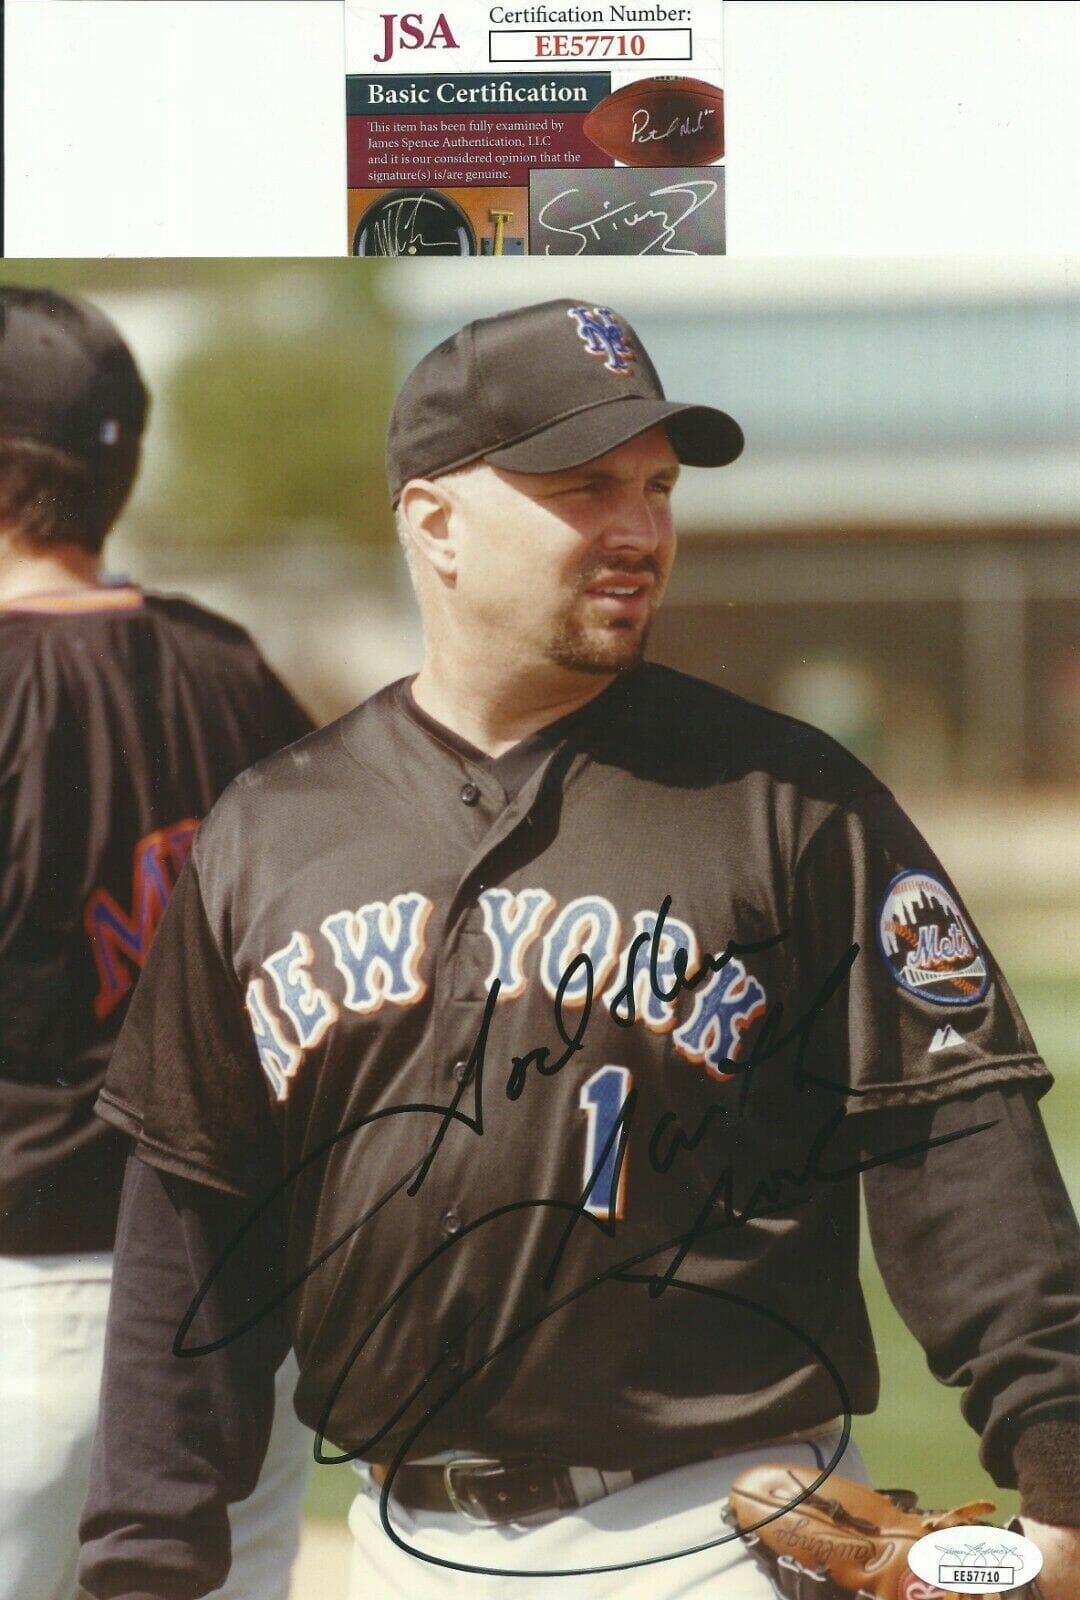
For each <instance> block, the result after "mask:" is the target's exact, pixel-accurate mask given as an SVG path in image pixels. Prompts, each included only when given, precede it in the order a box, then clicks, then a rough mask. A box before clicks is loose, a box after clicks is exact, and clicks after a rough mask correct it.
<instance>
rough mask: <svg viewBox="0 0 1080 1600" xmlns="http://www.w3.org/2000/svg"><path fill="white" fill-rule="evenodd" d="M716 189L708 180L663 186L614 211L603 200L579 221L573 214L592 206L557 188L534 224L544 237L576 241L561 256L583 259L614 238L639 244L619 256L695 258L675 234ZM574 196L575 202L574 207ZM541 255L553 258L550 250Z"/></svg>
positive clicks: (578, 193) (571, 191) (574, 191)
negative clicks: (545, 235) (560, 235)
mask: <svg viewBox="0 0 1080 1600" xmlns="http://www.w3.org/2000/svg"><path fill="white" fill-rule="evenodd" d="M718 188H719V185H718V184H717V183H715V182H714V181H713V180H712V179H711V178H697V179H692V180H689V181H688V182H686V183H668V184H664V185H663V186H662V187H660V188H658V189H650V191H649V193H648V194H647V195H645V196H643V197H642V198H641V199H635V200H628V201H627V202H626V204H625V205H621V206H613V205H612V204H611V202H610V201H609V200H605V201H604V204H603V206H602V207H601V209H600V211H598V212H597V213H596V214H595V215H590V216H584V217H583V216H577V215H575V213H576V212H577V211H578V210H585V209H588V211H590V212H591V211H592V210H593V206H594V205H595V202H594V201H589V202H588V204H587V206H586V204H585V202H584V200H583V198H582V194H581V190H580V189H561V190H560V191H559V193H558V194H556V195H552V197H551V199H550V200H548V201H547V202H546V203H545V204H544V205H542V206H541V207H540V210H539V212H538V214H537V218H536V220H537V223H538V225H539V227H541V228H543V229H545V230H546V231H547V232H548V233H558V234H562V235H563V236H565V237H569V238H572V239H576V240H577V241H578V248H577V249H576V250H571V251H567V252H565V253H566V254H569V255H575V256H583V255H587V254H588V253H589V251H590V248H596V249H598V248H599V247H600V246H602V245H605V244H606V245H608V246H610V245H611V242H612V239H613V238H615V239H617V240H618V241H619V243H620V244H621V245H623V246H625V245H626V244H628V243H629V244H633V245H634V246H638V245H640V248H634V249H630V250H622V251H620V252H619V253H622V254H627V255H638V256H647V255H665V256H696V255H697V254H698V252H697V251H696V250H692V249H690V248H689V247H688V246H680V245H679V244H677V243H676V240H677V239H678V234H679V229H680V228H681V227H682V225H683V223H685V222H686V221H687V220H688V219H689V218H690V217H692V216H693V215H694V213H695V212H696V211H700V210H701V208H702V206H705V205H708V203H709V201H710V200H711V199H712V197H713V195H714V194H715V193H716V191H717V189H718ZM574 196H577V197H578V203H577V205H575V203H574V199H573V197H574ZM560 202H561V204H560ZM556 208H558V209H556ZM558 253H559V254H563V253H564V252H563V251H559V252H558ZM544 254H545V255H551V254H552V250H551V246H550V245H548V246H547V247H546V248H545V250H544Z"/></svg>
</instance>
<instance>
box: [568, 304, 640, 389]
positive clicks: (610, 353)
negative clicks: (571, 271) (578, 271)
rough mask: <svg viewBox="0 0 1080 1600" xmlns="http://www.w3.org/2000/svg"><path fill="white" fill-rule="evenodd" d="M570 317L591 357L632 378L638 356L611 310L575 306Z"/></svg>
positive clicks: (623, 375) (599, 307)
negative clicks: (575, 323)
mask: <svg viewBox="0 0 1080 1600" xmlns="http://www.w3.org/2000/svg"><path fill="white" fill-rule="evenodd" d="M567 316H569V317H573V318H574V319H575V321H576V322H577V332H578V338H579V339H581V340H583V341H584V344H585V348H586V350H587V351H588V352H589V354H590V355H591V356H602V357H603V358H604V366H605V367H606V368H607V370H608V371H609V372H617V373H618V374H619V375H620V377H623V378H628V377H630V376H631V374H632V373H633V370H634V362H635V360H636V359H637V352H636V351H635V349H634V347H633V345H632V344H631V343H630V341H629V340H628V339H627V337H626V334H625V333H624V332H623V329H622V326H621V324H620V323H619V322H618V321H617V320H616V318H615V313H614V311H612V310H611V308H610V307H609V306H593V307H592V308H591V309H590V308H589V307H588V306H572V307H571V309H570V310H569V311H568V312H567Z"/></svg>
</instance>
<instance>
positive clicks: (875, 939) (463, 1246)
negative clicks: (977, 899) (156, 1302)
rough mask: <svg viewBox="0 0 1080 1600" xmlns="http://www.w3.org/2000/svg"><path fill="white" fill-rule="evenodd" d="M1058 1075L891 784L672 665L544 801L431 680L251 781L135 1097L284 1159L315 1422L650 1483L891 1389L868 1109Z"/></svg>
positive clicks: (187, 1132) (1036, 1083)
mask: <svg viewBox="0 0 1080 1600" xmlns="http://www.w3.org/2000/svg"><path fill="white" fill-rule="evenodd" d="M1048 1082H1049V1074H1048V1073H1047V1071H1046V1068H1045V1067H1044V1065H1043V1064H1042V1062H1041V1060H1040V1058H1039V1057H1038V1055H1037V1053H1036V1051H1035V1048H1034V1045H1033V1043H1032V1041H1031V1039H1030V1037H1029V1035H1028V1032H1027V1029H1026V1027H1025V1025H1024V1022H1023V1019H1022V1018H1021V1016H1020V1015H1019V1012H1018V1010H1017V1008H1016V1005H1015V1002H1014V1000H1013V998H1012V996H1011V994H1010V992H1009V990H1008V988H1007V986H1006V985H1005V983H1004V981H1003V979H1002V978H1001V976H1000V974H999V973H998V971H997V970H996V968H995V966H994V963H993V960H992V958H991V956H990V954H989V952H988V951H987V950H986V948H985V944H984V943H983V941H982V940H981V938H980V936H979V933H978V930H977V929H976V927H975V926H974V924H973V922H972V920H971V918H970V916H969V915H968V913H967V911H966V909H965V908H964V906H963V905H962V903H961V901H960V898H959V896H958V894H957V891H956V890H955V888H954V887H953V885H952V884H951V883H950V881H949V879H948V878H947V876H946V875H945V873H944V872H943V869H942V867H941V866H940V864H939V863H938V862H937V861H936V859H935V858H934V856H933V854H932V853H931V851H930V850H929V848H928V846H927V845H926V843H925V842H924V841H923V840H922V839H921V837H920V836H919V834H918V833H917V831H916V830H915V829H914V827H913V826H912V824H911V823H910V821H909V820H908V819H907V818H906V817H905V816H904V814H903V813H902V811H901V810H900V809H899V807H898V806H897V804H896V802H895V801H894V800H893V799H892V797H891V796H890V795H889V793H888V792H887V791H886V790H885V789H883V788H882V787H881V785H880V784H878V783H877V781H876V780H875V779H874V778H873V777H872V776H871V775H870V774H869V773H868V772H867V771H866V770H865V769H864V768H863V767H861V766H860V765H859V763H857V762H856V761H855V760H854V759H853V758H852V757H850V756H849V755H847V754H846V753H845V752H844V751H842V750H841V749H840V748H839V747H838V746H837V745H835V744H834V743H833V742H832V741H830V740H829V739H828V738H826V737H825V736H824V735H823V734H820V733H818V732H816V731H815V730H813V729H810V728H808V727H806V726H805V725H803V724H800V723H796V722H793V721H791V720H789V719H787V718H783V717H780V716H777V715H774V714H772V713H769V712H767V711H765V710H763V709H761V708H759V707H755V706H752V705H749V704H747V703H746V702H744V701H741V700H738V699H737V698H735V697H733V696H731V695H729V694H727V693H725V692H724V691H722V690H719V689H716V688H713V687H711V686H709V685H706V684H703V683H701V682H698V681H696V680H693V679H690V678H687V677H685V676H682V675H680V674H677V673H674V672H671V671H668V670H666V669H663V668H659V667H653V666H646V667H640V668H637V669H635V670H634V671H633V672H631V673H629V674H627V675H626V676H625V677H624V678H622V679H620V680H619V681H617V682H616V683H615V684H614V685H613V686H612V687H611V688H610V689H608V690H607V691H605V692H604V693H603V694H602V695H600V696H599V697H598V698H597V699H596V700H595V701H594V702H593V703H592V705H591V706H590V707H589V708H588V710H587V713H586V714H584V715H582V716H579V717H577V718H574V719H571V721H570V722H569V723H568V724H567V725H566V726H565V727H563V728H562V729H561V730H560V733H559V736H558V737H556V738H554V739H552V740H551V741H550V747H549V748H547V749H546V750H545V751H544V753H543V755H542V758H541V759H540V761H539V762H538V764H537V765H536V767H535V770H534V771H533V772H532V773H531V774H530V775H529V776H528V777H527V778H526V779H525V781H524V782H523V783H521V785H520V787H517V786H516V785H511V786H510V789H509V790H508V789H507V788H504V787H503V786H502V784H501V783H500V782H499V778H498V764H497V763H489V762H484V761H482V760H479V759H471V758H470V755H469V753H468V752H467V751H465V750H463V749H462V748H460V747H459V746H456V745H455V744H453V743H451V742H449V741H447V740H445V739H440V738H439V737H438V736H437V735H436V734H435V733H434V732H433V731H432V729H431V728H430V727H425V726H424V725H423V723H422V721H421V720H420V719H418V718H417V717H416V716H415V715H413V714H411V713H410V710H409V705H408V692H407V689H405V688H403V686H401V685H397V686H394V687H392V688H391V689H389V690H386V691H383V692H382V693H380V694H379V695H376V696H375V697H374V698H373V699H372V700H370V701H368V702H367V703H366V704H364V705H363V706H361V707H359V708H358V709H357V710H356V711H355V712H353V713H351V714H350V715H349V716H347V717H345V718H344V719H342V721H340V722H339V723H337V724H335V725H333V726H332V727H331V728H329V729H326V730H323V731H322V732H321V733H318V734H315V735H312V736H311V737H310V738H308V739H305V740H303V741H301V742H300V743H299V744H298V745H296V746H294V747H293V748H292V749H291V750H289V751H286V752H283V753H282V754H280V755H278V756H275V757H273V758H271V759H270V760H269V761H267V762H264V763H262V764H260V766H258V767H257V768H255V769H254V770H253V771H250V772H248V773H246V774H245V775H244V776H243V777H242V778H240V779H239V780H238V781H237V782H236V783H235V784H233V785H232V786H231V788H230V789H229V791H228V792H227V794H226V795H225V796H224V798H223V799H222V801H221V802H220V803H219V805H218V806H217V807H216V808H215V810H214V813H213V815H212V816H211V817H210V819H209V820H208V821H207V823H206V824H205V825H204V827H203V829H202V830H200V833H199V836H198V838H197V840H196V843H195V847H194V851H193V855H192V859H191V860H190V862H189V863H188V865H187V867H186V868H185V870H184V873H183V875H182V878H181V881H180V883H179V885H178V887H177V891H176V893H175V895H174V896H173V900H172V902H171V904H170V906H169V909H168V911H167V913H166V916H165V918H164V921H163V924H162V928H161V931H160V934H159V937H158V939H157V941H156V944H155V947H154V950H153V952H152V955H151V958H150V961H149V963H148V966H147V971H146V974H145V976H144V979H143V981H142V983H141V984H140V987H139V990H138V993H137V995H136V997H135V1001H134V1004H133V1005H132V1008H131V1011H130V1014H129V1018H128V1022H127V1026H126V1028H125V1030H124V1034H123V1037H122V1039H121V1041H120V1043H119V1046H118V1048H117V1051H116V1053H115V1056H114V1059H113V1063H112V1066H111V1068H110V1072H109V1075H108V1078H107V1081H106V1086H105V1089H104V1091H103V1094H102V1097H101V1101H100V1102H99V1108H100V1110H101V1113H102V1115H103V1116H105V1117H106V1118H108V1119H109V1120H110V1121H111V1122H113V1123H114V1124H116V1125H117V1126H118V1127H120V1128H122V1129H124V1130H126V1131H127V1132H129V1133H131V1134H132V1135H133V1136H134V1137H135V1138H136V1139H137V1141H138V1151H139V1153H140V1155H142V1156H143V1158H144V1159H145V1160H147V1161H148V1162H150V1163H152V1164H154V1165H157V1166H159V1167H160V1168H162V1169H164V1170H166V1171H168V1172H172V1173H175V1174H178V1175H180V1176H181V1177H186V1178H189V1179H195V1180H196V1181H198V1182H199V1183H202V1184H207V1185H211V1186H214V1187H217V1188H219V1189H221V1190H223V1191H225V1192H227V1193H230V1194H233V1195H239V1196H243V1197H246V1198H247V1199H248V1200H250V1201H252V1202H256V1201H258V1200H259V1198H260V1197H261V1196H263V1195H265V1194H268V1193H269V1192H270V1191H271V1190H272V1188H273V1186H274V1184H275V1183H276V1182H277V1181H278V1180H279V1179H280V1178H281V1176H282V1174H284V1176H285V1179H286V1183H287V1188H286V1194H287V1200H288V1210H289V1219H288V1241H289V1242H288V1250H287V1255H288V1269H287V1270H288V1276H289V1278H290V1280H291V1282H292V1286H293V1287H292V1294H291V1296H290V1311H291V1326H292V1334H293V1341H294V1345H295V1348H296V1351H297V1354H298V1357H299V1359H300V1364H301V1381H300V1386H299V1389H298V1392H297V1409H298V1411H299V1413H300V1415H301V1417H302V1418H303V1420H304V1421H305V1422H307V1423H308V1424H309V1425H311V1426H313V1427H322V1428H323V1430H324V1431H325V1433H326V1434H327V1435H328V1436H329V1438H330V1439H332V1440H334V1441H335V1442H337V1443H339V1444H341V1445H343V1446H345V1447H346V1448H347V1449H349V1450H352V1451H355V1452H357V1453H359V1454H362V1455H364V1456H367V1457H371V1458H375V1459H383V1460H387V1459H390V1458H392V1456H393V1455H394V1453H395V1451H396V1450H397V1449H399V1448H400V1449H404V1450H407V1451H408V1453H409V1454H411V1455H424V1454H427V1453H430V1452H432V1451H435V1450H439V1449H444V1448H456V1449H461V1448H467V1449H472V1450H475V1451H477V1452H478V1453H481V1454H490V1455H493V1456H499V1457H510V1456H515V1455H524V1456H529V1457H531V1456H535V1455H545V1456H549V1457H553V1458H554V1459H557V1460H561V1461H573V1462H581V1463H590V1464H593V1465H596V1466H600V1467H611V1468H618V1467H625V1466H634V1467H642V1466H644V1465H646V1464H650V1463H656V1462H662V1461H671V1460H676V1459H690V1458H692V1457H693V1456H694V1455H695V1453H697V1454H700V1455H707V1454H709V1453H710V1451H714V1450H717V1449H722V1448H734V1447H737V1446H739V1445H740V1444H743V1443H747V1442H753V1441H757V1440H760V1439H761V1438H763V1437H766V1436H773V1435H777V1434H781V1433H786V1432H788V1431H790V1430H794V1429H798V1428H803V1427H808V1426H812V1425H815V1424H819V1423H821V1422H823V1421H825V1420H826V1419H828V1418H831V1417H833V1416H835V1415H837V1414H838V1413H840V1412H842V1411H844V1410H845V1409H847V1408H848V1407H850V1408H851V1409H853V1410H867V1409H870V1408H872V1406H873V1404H874V1400H875V1394H876V1371H875V1364H874V1357H873V1350H872V1342H871V1339H870V1335H869V1330H868V1327H867V1322H866V1314H865V1309H864V1305H863V1300H862V1297H861V1292H860V1289H859V1285H858V1275H857V1254H858V1184H857V1178H856V1174H855V1171H854V1169H853V1168H850V1169H849V1168H848V1167H846V1166H845V1162H846V1156H845V1145H846V1143H847V1141H846V1137H845V1136H846V1132H847V1127H848V1125H849V1124H852V1123H853V1122H855V1121H856V1120H857V1119H860V1118H862V1117H864V1116H865V1115H866V1113H867V1112H882V1111H887V1110H888V1109H889V1108H893V1109H895V1110H896V1111H901V1110H906V1109H909V1108H911V1107H914V1106H920V1105H921V1106H927V1107H932V1106H934V1105H935V1104H939V1103H942V1102H945V1101H948V1100H950V1099H952V1098H955V1097H957V1096H959V1095H963V1094H969V1093H973V1092H974V1091H975V1090H977V1089H979V1088H980V1087H981V1086H990V1087H1000V1086H1002V1085H1008V1084H1027V1085H1030V1086H1031V1087H1032V1088H1033V1089H1035V1090H1038V1089H1040V1088H1042V1087H1044V1086H1045V1085H1046V1083H1048ZM972 1137H975V1138H977V1137H978V1135H977V1134H974V1135H973V1136H972ZM225 1270H227V1268H226V1269H225Z"/></svg>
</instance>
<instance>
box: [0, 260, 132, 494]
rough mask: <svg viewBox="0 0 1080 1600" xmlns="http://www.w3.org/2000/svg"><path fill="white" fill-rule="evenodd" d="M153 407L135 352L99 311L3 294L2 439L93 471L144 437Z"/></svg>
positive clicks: (46, 295)
mask: <svg viewBox="0 0 1080 1600" xmlns="http://www.w3.org/2000/svg"><path fill="white" fill-rule="evenodd" d="M148 407H149V396H148V394H147V391H146V385H145V384H144V383H143V381H142V378H141V377H140V375H139V369H138V367H137V366H136V365H135V359H134V357H133V356H132V354H131V351H130V350H129V349H128V347H127V345H126V344H125V343H124V341H123V339H121V337H120V335H119V333H118V332H117V330H116V329H115V328H114V327H113V325H112V323H111V322H110V321H109V319H108V317H106V316H105V315H104V314H103V313H102V312H100V311H99V310H98V309H97V307H96V306H92V305H88V304H87V302H86V301H84V300H67V299H65V298H64V296H63V295H59V294H54V293H53V291H52V290H51V289H25V288H16V287H4V286H0V438H5V439H24V440H30V441H32V442H34V443H36V444H47V445H52V446H53V447H54V448H55V449H57V450H63V451H65V452H66V453H67V454H68V455H73V456H77V457H79V458H80V459H81V460H84V461H88V462H90V463H94V462H97V461H100V460H101V459H102V458H103V457H105V456H107V455H108V453H109V451H110V450H111V449H112V448H113V446H115V445H116V444H118V443H119V441H120V440H121V439H122V438H123V437H125V436H126V437H127V438H129V439H131V438H138V437H139V435H140V434H141V433H142V430H143V426H144V424H145V422H146V413H147V409H148Z"/></svg>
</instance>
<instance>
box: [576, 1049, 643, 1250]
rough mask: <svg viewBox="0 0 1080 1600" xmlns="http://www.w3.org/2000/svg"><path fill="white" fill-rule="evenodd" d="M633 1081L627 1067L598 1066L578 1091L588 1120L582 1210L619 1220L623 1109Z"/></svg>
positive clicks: (623, 1184) (623, 1190)
mask: <svg viewBox="0 0 1080 1600" xmlns="http://www.w3.org/2000/svg"><path fill="white" fill-rule="evenodd" d="M633 1081H634V1080H633V1078H632V1077H631V1075H630V1072H629V1070H628V1069H627V1068H626V1067H601V1068H600V1070H599V1072H594V1073H593V1075H592V1077H591V1078H589V1079H587V1080H586V1082H585V1083H583V1084H582V1086H581V1091H580V1093H579V1095H578V1105H579V1106H580V1107H581V1109H582V1111H584V1113H585V1116H586V1119H587V1123H588V1128H587V1132H586V1136H585V1174H584V1182H585V1183H587V1184H588V1185H589V1187H588V1192H587V1194H586V1197H585V1210H586V1211H587V1212H588V1213H589V1215H590V1216H593V1217H603V1218H605V1219H607V1220H612V1219H613V1220H616V1221H618V1220H620V1219H621V1218H622V1215H623V1206H624V1202H625V1199H626V1159H625V1158H626V1145H627V1138H626V1130H625V1128H624V1127H623V1125H622V1113H623V1108H624V1107H625V1105H626V1101H627V1097H628V1095H629V1093H630V1090H631V1088H632V1086H633ZM590 1179H591V1180H592V1181H591V1182H590Z"/></svg>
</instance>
